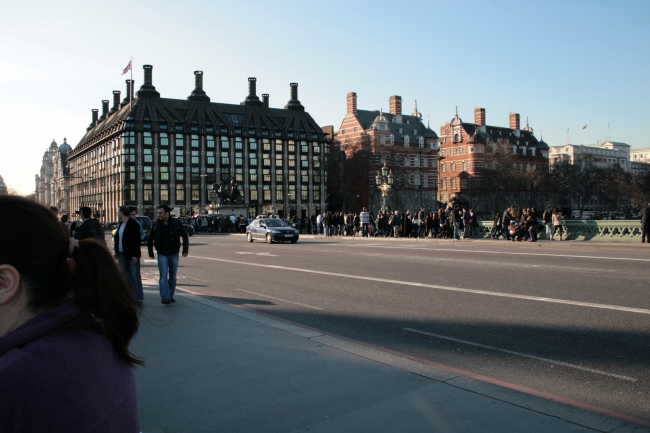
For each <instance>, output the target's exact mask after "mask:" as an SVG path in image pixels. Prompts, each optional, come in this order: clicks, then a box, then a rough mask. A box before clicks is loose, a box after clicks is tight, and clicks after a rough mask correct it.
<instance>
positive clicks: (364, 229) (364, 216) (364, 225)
mask: <svg viewBox="0 0 650 433" xmlns="http://www.w3.org/2000/svg"><path fill="white" fill-rule="evenodd" d="M359 221H360V222H361V237H362V238H366V237H368V226H369V225H370V215H369V214H368V208H366V207H364V208H363V210H362V211H361V213H360V214H359Z"/></svg>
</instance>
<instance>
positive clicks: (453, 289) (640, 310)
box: [190, 256, 650, 314]
mask: <svg viewBox="0 0 650 433" xmlns="http://www.w3.org/2000/svg"><path fill="white" fill-rule="evenodd" d="M190 258H194V259H201V260H213V261H216V262H223V263H233V264H236V265H245V266H257V267H261V268H271V269H281V270H285V271H294V272H304V273H307V274H317V275H328V276H333V277H341V278H351V279H354V280H366V281H377V282H380V283H389V284H399V285H401V286H414V287H425V288H428V289H437V290H447V291H450V292H462V293H472V294H475V295H488V296H499V297H502V298H513V299H524V300H527V301H539V302H550V303H554V304H565V305H575V306H578V307H590V308H601V309H604V310H615V311H625V312H628V313H640V314H650V310H646V309H644V308H631V307H622V306H619V305H608V304H594V303H591V302H579V301H570V300H567V299H554V298H542V297H538V296H528V295H516V294H513V293H503V292H490V291H487V290H475V289H463V288H462V287H449V286H438V285H436V284H426V283H416V282H412V281H400V280H390V279H387V278H376V277H365V276H361V275H350V274H340V273H337V272H329V271H316V270H312V269H300V268H290V267H287V266H279V265H265V264H262V263H247V262H238V261H236V260H227V259H218V258H216V257H200V256H190Z"/></svg>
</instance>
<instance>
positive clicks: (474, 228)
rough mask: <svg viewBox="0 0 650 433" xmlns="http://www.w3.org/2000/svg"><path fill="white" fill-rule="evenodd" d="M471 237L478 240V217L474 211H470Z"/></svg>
mask: <svg viewBox="0 0 650 433" xmlns="http://www.w3.org/2000/svg"><path fill="white" fill-rule="evenodd" d="M469 237H470V238H472V239H478V215H477V214H476V212H474V209H470V210H469Z"/></svg>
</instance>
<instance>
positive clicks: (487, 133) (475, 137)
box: [461, 122, 549, 149]
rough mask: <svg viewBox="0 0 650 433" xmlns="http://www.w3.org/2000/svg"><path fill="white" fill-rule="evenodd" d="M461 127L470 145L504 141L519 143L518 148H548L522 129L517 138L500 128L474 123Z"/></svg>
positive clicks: (507, 130)
mask: <svg viewBox="0 0 650 433" xmlns="http://www.w3.org/2000/svg"><path fill="white" fill-rule="evenodd" d="M461 127H462V128H463V130H464V131H465V132H466V133H467V135H468V136H469V137H470V142H471V143H487V142H488V141H497V140H499V139H506V140H510V141H515V142H516V141H519V145H520V146H527V147H533V146H534V147H535V148H537V149H548V148H549V147H548V144H546V143H543V142H540V141H538V140H537V138H536V137H535V135H534V134H533V132H532V131H526V130H524V129H521V130H519V137H517V135H515V131H514V130H512V129H510V128H504V127H501V126H490V125H483V126H477V125H476V124H475V123H465V122H463V123H461ZM540 143H543V145H541V146H540ZM544 146H546V147H544Z"/></svg>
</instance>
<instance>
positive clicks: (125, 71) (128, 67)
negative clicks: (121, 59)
mask: <svg viewBox="0 0 650 433" xmlns="http://www.w3.org/2000/svg"><path fill="white" fill-rule="evenodd" d="M132 61H133V60H129V64H128V65H126V68H124V70H123V71H122V75H124V74H126V73H127V72H129V71H130V70H131V62H132Z"/></svg>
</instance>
